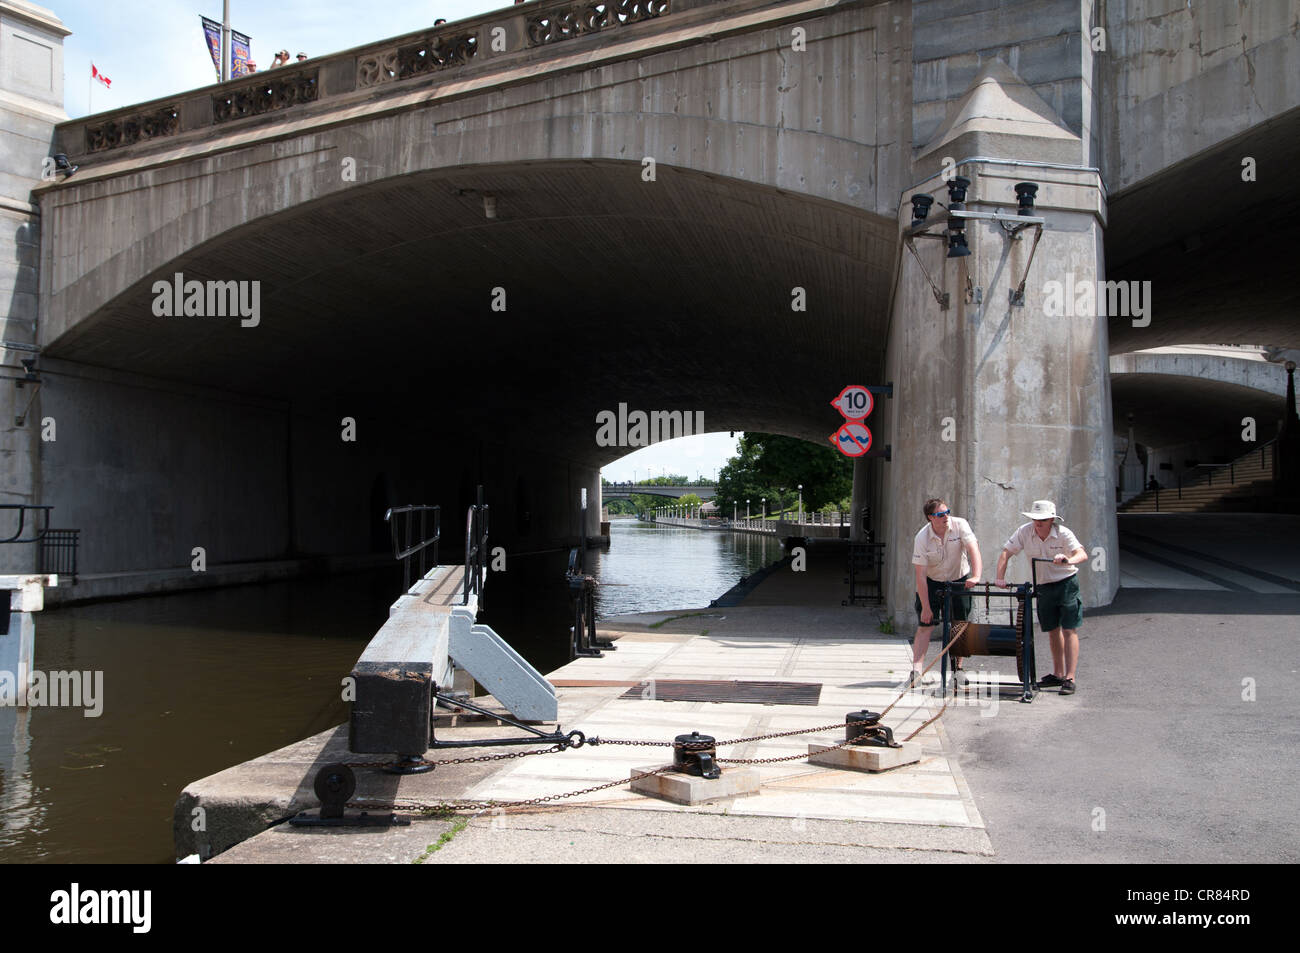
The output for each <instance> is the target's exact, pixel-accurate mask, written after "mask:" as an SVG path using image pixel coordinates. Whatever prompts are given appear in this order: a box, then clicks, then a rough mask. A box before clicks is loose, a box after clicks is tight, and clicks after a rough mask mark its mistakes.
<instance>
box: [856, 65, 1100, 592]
mask: <svg viewBox="0 0 1300 953" xmlns="http://www.w3.org/2000/svg"><path fill="white" fill-rule="evenodd" d="M1005 75H1006V74H1003V78H1005ZM998 79H999V77H997V76H996V75H995V76H994V81H995V82H996V81H997V80H998ZM978 85H979V84H978V83H977V86H978ZM1006 92H1007V91H1006V90H1005V89H1004V90H1002V93H1004V94H1005V93H1006ZM1024 92H1025V90H1023V89H1021V90H1020V91H1019V92H1017V91H1016V90H1014V89H1012V90H1011V91H1010V94H1009V96H1008V98H1011V99H1013V101H1014V99H1015V98H1016V96H1018V95H1020V94H1023V93H1024ZM1029 95H1030V96H1032V95H1033V94H1032V91H1030V92H1029ZM981 111H982V112H983V114H984V115H983V117H982V118H983V119H984V121H985V122H986V123H987V122H988V117H989V116H990V110H977V111H976V114H977V115H978V114H979V112H981ZM992 115H993V118H994V120H996V115H997V114H996V113H993V114H992ZM992 126H993V127H994V128H997V126H998V124H997V123H996V121H994V122H993V123H992ZM1009 126H1011V123H1010V122H1008V123H1006V124H1004V128H1005V127H1009ZM1021 128H1024V126H1023V125H1022V126H1021ZM1039 128H1040V129H1041V128H1042V124H1040V127H1039ZM999 131H1002V130H1001V129H1000V130H999ZM936 139H938V140H939V145H938V146H936V147H932V148H931V149H930V151H929V152H928V154H924V155H923V156H922V157H921V158H920V159H919V160H918V168H920V169H922V170H923V171H924V170H926V169H927V168H928V169H929V170H933V171H932V174H931V175H930V176H929V177H928V178H926V179H925V180H924V181H922V182H921V183H920V184H919V185H918V186H916V187H914V188H912V189H909V190H907V191H906V192H905V193H904V195H903V200H902V202H901V204H900V208H899V219H898V228H899V235H900V245H903V247H901V248H900V265H899V273H898V277H897V282H896V286H895V294H894V300H893V306H892V318H891V325H890V332H889V338H888V354H887V369H888V370H887V376H888V379H890V380H892V381H894V388H895V391H894V399H893V400H892V401H889V402H886V404H885V410H886V415H885V416H884V417H883V418H882V423H887V426H886V428H885V429H886V432H885V433H883V434H882V435H881V437H880V439H881V440H882V442H886V441H887V442H889V443H891V444H892V445H893V461H892V462H891V463H889V464H886V465H885V466H884V470H883V472H884V480H885V492H884V493H883V499H884V500H885V501H886V507H887V508H886V511H885V512H884V513H883V514H881V515H882V517H883V523H884V539H885V541H886V542H887V543H888V545H889V549H888V552H889V553H891V554H892V558H890V559H889V561H888V566H887V569H886V573H887V587H888V588H887V592H888V594H889V602H890V604H891V605H892V606H893V607H894V609H895V611H898V612H902V613H905V614H907V615H911V613H912V610H911V604H912V595H911V593H912V590H913V587H914V578H913V574H912V568H911V565H910V556H911V552H912V540H913V537H914V535H915V534H916V532H917V530H919V529H920V528H921V527H922V526H923V525H924V517H923V515H922V510H921V508H922V504H923V502H924V500H925V499H926V498H928V497H931V496H939V497H943V498H944V499H945V500H946V501H947V502H948V503H949V504H950V505H951V506H952V508H953V510H954V511H955V512H956V513H957V514H959V515H961V516H963V517H965V518H967V519H969V520H970V522H971V525H972V527H973V529H974V530H975V533H976V535H977V536H978V537H979V540H980V548H981V552H982V554H983V557H984V566H985V570H984V578H986V579H991V578H992V577H993V574H994V572H995V570H996V559H997V556H998V553H999V552H1000V551H1001V546H1002V543H1003V542H1004V541H1005V540H1006V538H1007V536H1008V535H1009V534H1010V533H1011V532H1012V531H1013V530H1014V529H1015V528H1016V527H1017V526H1019V525H1020V524H1021V523H1023V522H1025V517H1023V516H1022V515H1021V511H1022V510H1025V509H1027V508H1028V507H1029V505H1030V503H1031V502H1032V501H1033V500H1036V499H1050V500H1054V501H1056V502H1057V504H1058V512H1059V513H1060V515H1061V516H1062V518H1063V519H1064V521H1065V523H1066V525H1068V526H1069V527H1070V528H1071V529H1072V530H1074V532H1075V533H1076V534H1077V535H1078V537H1079V539H1080V541H1081V542H1082V543H1083V545H1084V546H1085V548H1087V549H1088V550H1089V552H1090V553H1091V552H1094V551H1096V550H1097V548H1098V547H1100V548H1101V549H1102V550H1104V554H1105V562H1104V565H1105V567H1106V570H1105V571H1101V570H1100V568H1099V569H1098V570H1096V571H1094V570H1093V569H1092V568H1091V567H1090V566H1089V565H1087V564H1085V565H1084V566H1083V567H1081V572H1080V585H1081V589H1082V592H1083V597H1084V602H1085V604H1086V605H1088V606H1096V605H1104V604H1106V603H1108V602H1109V601H1110V600H1111V598H1112V597H1113V595H1114V593H1115V591H1116V589H1117V588H1118V581H1119V576H1118V571H1117V549H1116V540H1117V537H1116V523H1115V489H1114V464H1113V460H1114V456H1113V444H1114V438H1113V434H1112V422H1111V399H1110V383H1109V377H1108V373H1107V323H1106V317H1105V316H1104V313H1103V314H1102V316H1100V317H1098V316H1096V312H1097V311H1102V312H1104V310H1105V308H1104V303H1103V304H1102V305H1101V306H1100V307H1096V308H1093V309H1091V313H1089V311H1090V309H1089V307H1087V306H1086V302H1085V301H1083V300H1082V298H1075V291H1072V290H1070V289H1072V288H1073V289H1079V288H1082V287H1083V286H1084V284H1085V283H1089V282H1093V281H1096V280H1099V279H1101V278H1102V277H1104V264H1103V258H1102V230H1103V225H1104V221H1105V214H1106V209H1105V198H1104V192H1103V188H1102V184H1101V181H1100V178H1099V175H1098V173H1097V172H1096V171H1095V170H1092V169H1089V168H1086V167H1083V166H1081V165H1080V164H1079V163H1077V162H1073V163H1071V162H1067V161H1064V159H1065V158H1067V157H1068V156H1069V155H1070V154H1071V153H1072V154H1073V155H1074V156H1078V155H1080V153H1081V152H1082V151H1083V150H1081V149H1080V148H1079V145H1080V143H1079V140H1078V138H1077V137H1075V136H1074V135H1073V134H1072V133H1069V132H1068V130H1065V129H1062V128H1060V127H1057V126H1051V127H1050V128H1049V129H1048V130H1047V131H1046V133H1045V134H1044V133H1041V132H1040V133H1036V134H1034V135H1018V134H1014V133H1012V134H1006V135H999V136H992V135H986V134H985V133H983V132H980V133H976V134H965V135H963V134H962V130H961V129H960V128H957V129H955V130H949V135H948V136H947V137H945V136H944V133H943V132H942V131H941V133H940V134H939V136H937V137H936ZM1068 140H1073V143H1069V142H1068ZM995 143H996V144H997V145H998V146H1001V151H1002V152H1003V154H1005V155H1006V156H1008V158H1007V159H1005V160H1000V159H996V158H994V159H989V158H985V159H980V158H966V157H967V156H970V157H979V156H984V157H988V156H989V155H990V153H993V152H994V148H995V147H994V144H995ZM1069 145H1073V148H1072V149H1069V148H1061V147H1063V146H1069ZM945 159H950V161H947V162H945V161H944V160H945ZM1017 162H1020V163H1024V164H1017ZM1035 163H1039V164H1035ZM945 165H947V167H948V168H949V169H955V170H956V174H957V175H961V176H964V177H966V178H968V179H970V186H969V189H968V195H967V201H966V207H967V209H968V210H970V211H975V212H987V213H992V212H997V213H999V214H1003V215H1006V216H1008V217H1009V218H1012V219H1014V218H1016V217H1017V207H1016V194H1015V190H1014V186H1015V184H1016V183H1017V182H1022V181H1029V182H1036V183H1037V184H1038V186H1039V188H1038V194H1037V201H1036V207H1035V209H1034V214H1035V215H1037V216H1042V217H1044V218H1045V219H1046V223H1045V226H1044V228H1043V232H1042V237H1041V240H1040V242H1039V244H1038V247H1037V251H1036V253H1035V252H1034V251H1033V249H1034V229H1033V228H1032V227H1030V228H1026V229H1024V230H1023V231H1021V232H1020V233H1019V239H1018V240H1016V239H1013V238H1011V237H1010V236H1009V235H1008V234H1007V233H1006V230H1005V229H1004V227H1003V223H1001V222H998V221H990V220H980V219H973V220H968V222H967V225H966V229H965V231H966V236H967V242H968V245H969V249H970V254H969V255H968V256H964V257H947V255H948V241H947V240H946V239H944V240H933V239H926V240H921V239H918V240H916V241H915V242H914V246H915V250H916V254H915V255H913V254H912V252H911V251H910V250H909V249H908V248H907V247H905V245H904V243H903V233H904V232H905V231H906V230H907V229H908V227H909V225H910V224H911V220H912V208H911V204H910V200H911V196H912V195H913V194H916V193H921V192H925V193H929V194H931V195H933V196H934V197H935V200H936V204H935V206H934V208H933V209H932V211H931V218H932V219H937V221H936V222H935V224H934V226H933V228H932V231H934V232H935V233H938V234H940V235H942V233H943V229H944V221H945V219H946V217H947V213H946V212H945V211H944V210H943V209H942V208H940V207H939V204H938V203H939V202H943V203H944V204H945V205H946V204H948V202H949V201H950V199H949V193H948V187H947V186H948V183H947V182H946V181H945V180H944V177H943V174H942V172H943V168H944V166H945ZM1031 253H1032V254H1033V260H1032V264H1031V261H1030V257H1031ZM1026 269H1028V274H1027V275H1026ZM1022 280H1023V281H1024V293H1023V303H1012V301H1011V295H1012V292H1013V290H1016V289H1017V288H1018V287H1019V286H1020V284H1021V282H1022ZM931 282H933V286H932V284H931ZM1054 282H1059V283H1060V285H1059V286H1056V285H1054V284H1053V283H1054ZM936 289H937V290H936ZM1062 294H1064V295H1067V296H1068V297H1067V300H1066V303H1065V308H1066V313H1065V314H1057V313H1054V312H1055V311H1056V304H1057V303H1058V302H1057V297H1058V296H1060V295H1062ZM938 298H942V299H944V300H943V301H942V302H941V301H940V300H938ZM1072 301H1073V302H1074V304H1076V305H1078V307H1071V302H1072ZM1094 302H1095V298H1094ZM1071 312H1073V313H1071ZM1094 562H1095V565H1096V566H1098V567H1101V566H1102V565H1103V563H1102V562H1101V561H1100V560H1094ZM1011 565H1012V568H1011V570H1010V571H1009V572H1008V574H1007V577H1008V579H1010V580H1012V581H1019V580H1024V579H1028V578H1029V573H1030V567H1029V564H1028V562H1027V561H1026V559H1025V558H1024V557H1023V556H1018V557H1017V558H1016V559H1014V560H1013V561H1012V564H1011Z"/></svg>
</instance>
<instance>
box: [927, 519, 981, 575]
mask: <svg viewBox="0 0 1300 953" xmlns="http://www.w3.org/2000/svg"><path fill="white" fill-rule="evenodd" d="M966 543H970V544H971V545H972V546H978V545H979V544H978V543H977V542H976V540H975V534H974V533H973V532H971V528H970V523H967V522H966V521H965V520H964V519H962V518H961V517H960V516H950V517H948V530H947V532H946V533H945V534H944V538H943V539H940V538H939V537H938V536H936V535H935V532H934V530H933V529H932V528H931V525H930V521H929V520H926V523H925V526H923V527H921V532H919V533H917V534H916V540H915V541H914V542H913V543H912V565H913V566H924V567H925V574H926V576H928V577H929V578H931V579H933V580H934V581H935V582H952V581H953V580H954V579H960V578H961V577H962V576H964V575H966V574H967V573H968V572H970V560H969V559H967V558H966V547H965V544H966Z"/></svg>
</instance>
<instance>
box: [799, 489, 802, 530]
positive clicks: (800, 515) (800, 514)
mask: <svg viewBox="0 0 1300 953" xmlns="http://www.w3.org/2000/svg"><path fill="white" fill-rule="evenodd" d="M799 522H800V523H802V522H803V484H802V483H800V484H799Z"/></svg>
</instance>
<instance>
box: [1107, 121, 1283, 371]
mask: <svg viewBox="0 0 1300 953" xmlns="http://www.w3.org/2000/svg"><path fill="white" fill-rule="evenodd" d="M1297 156H1300V108H1297V109H1293V110H1291V111H1290V112H1288V113H1286V114H1284V115H1283V116H1280V117H1278V118H1277V119H1275V120H1273V121H1271V122H1267V123H1261V124H1260V125H1258V126H1256V127H1255V128H1253V129H1252V130H1251V131H1250V132H1248V133H1245V134H1244V135H1241V136H1238V137H1236V138H1234V139H1231V140H1228V141H1226V142H1223V143H1220V144H1219V145H1218V146H1215V147H1214V148H1212V149H1209V150H1207V151H1205V152H1203V153H1201V154H1200V155H1198V156H1196V157H1194V158H1192V159H1189V160H1188V161H1186V162H1183V163H1180V164H1179V165H1177V166H1174V167H1172V168H1170V169H1166V170H1165V171H1163V172H1161V173H1159V174H1157V175H1155V176H1152V177H1151V178H1150V179H1149V180H1147V181H1145V182H1143V183H1140V184H1139V185H1137V186H1134V187H1133V188H1130V189H1126V190H1124V191H1123V192H1122V193H1119V194H1116V195H1114V196H1112V197H1111V200H1110V204H1109V223H1108V227H1107V230H1106V271H1107V275H1106V276H1107V278H1109V279H1113V280H1126V281H1150V282H1152V287H1151V290H1152V298H1153V309H1152V314H1151V324H1150V325H1149V326H1148V327H1143V328H1135V327H1133V324H1132V319H1131V318H1112V319H1111V320H1110V350H1111V353H1112V354H1120V353H1123V352H1126V351H1132V350H1137V349H1140V348H1152V347H1162V346H1165V345H1171V344H1262V345H1274V346H1278V347H1300V282H1297V281H1296V278H1295V273H1296V267H1295V261H1296V257H1297V253H1296V249H1295V247H1294V233H1295V223H1296V221H1298V220H1300V189H1298V188H1297V187H1296V184H1295V178H1294V176H1295V171H1296V157H1297ZM1247 157H1249V158H1251V159H1253V160H1254V162H1255V181H1245V180H1243V179H1242V169H1243V165H1242V163H1243V160H1244V159H1246V158H1247Z"/></svg>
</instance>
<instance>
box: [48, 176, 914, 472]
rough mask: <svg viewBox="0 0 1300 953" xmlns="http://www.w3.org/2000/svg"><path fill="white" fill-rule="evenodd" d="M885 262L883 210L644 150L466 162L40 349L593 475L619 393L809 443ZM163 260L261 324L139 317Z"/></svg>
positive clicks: (873, 364)
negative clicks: (685, 167)
mask: <svg viewBox="0 0 1300 953" xmlns="http://www.w3.org/2000/svg"><path fill="white" fill-rule="evenodd" d="M483 194H491V195H494V196H496V200H497V216H498V217H497V218H496V219H495V220H488V219H487V218H486V217H485V214H484V208H483V200H482V195H483ZM895 254H896V247H895V228H894V225H893V223H892V222H890V221H887V220H881V219H879V218H876V217H874V216H871V215H869V214H867V213H864V212H860V211H857V210H855V209H852V208H849V207H846V206H841V205H835V204H830V203H827V202H824V201H821V200H814V199H809V198H806V197H802V196H797V195H792V194H788V193H784V192H779V191H776V190H773V189H769V188H762V187H757V186H753V185H749V184H746V183H742V182H737V181H734V180H727V179H721V178H717V177H712V176H706V175H701V174H698V173H686V172H682V171H680V170H674V169H671V168H666V167H664V166H662V165H661V166H660V167H659V169H658V172H657V181H654V182H644V181H642V179H641V166H640V164H639V163H611V162H581V163H562V164H547V165H538V164H521V165H515V166H494V167H474V168H462V169H458V170H452V171H444V172H440V173H436V174H434V173H431V174H426V175H420V176H408V177H404V178H401V179H397V180H389V181H385V182H382V183H378V184H374V185H369V184H367V185H358V186H357V188H356V189H355V190H354V191H350V192H348V193H345V194H344V195H343V196H342V197H340V198H336V199H333V200H326V201H323V202H319V203H315V204H312V205H310V206H307V207H304V208H301V209H299V210H296V211H294V212H292V213H286V214H283V215H279V216H276V217H274V218H271V219H267V220H261V221H258V222H255V223H253V224H251V225H249V226H246V227H244V228H242V229H240V230H238V231H237V232H236V233H233V234H230V235H229V236H226V237H223V238H222V239H221V240H218V241H215V242H211V243H208V244H207V245H204V246H202V247H200V248H199V249H198V250H196V251H195V252H194V253H192V254H187V255H185V256H182V257H180V258H178V259H176V260H175V261H173V262H172V263H171V264H170V265H169V266H168V267H167V268H165V269H162V270H160V271H159V272H158V273H155V274H153V275H150V276H149V278H148V279H147V280H145V281H142V282H140V283H139V284H138V285H136V286H135V287H134V288H132V289H131V290H130V291H129V292H127V293H126V294H124V295H122V296H120V297H119V298H117V299H116V300H114V301H111V302H108V303H107V304H105V305H104V306H103V307H102V308H101V309H99V311H97V312H96V313H95V314H94V315H92V316H91V317H90V318H89V319H87V320H86V321H83V322H82V323H81V324H79V325H78V326H76V327H75V328H73V329H72V330H71V331H69V332H68V333H67V334H65V335H64V336H62V337H61V338H59V339H58V340H57V341H55V342H51V343H50V344H49V345H48V346H47V347H46V354H47V355H49V356H51V357H57V358H64V359H68V360H74V361H80V362H84V363H88V364H93V365H99V366H104V367H111V368H119V369H125V370H129V371H132V372H137V373H140V374H145V375H150V376H155V377H161V378H168V379H176V380H183V381H186V382H190V383H199V384H205V385H208V386H214V387H220V388H222V389H225V390H230V391H235V392H238V393H246V394H256V395H264V396H269V397H276V398H284V399H291V400H292V401H293V402H294V405H295V406H298V407H305V406H310V404H311V403H312V402H314V401H316V402H319V401H335V400H336V399H357V400H372V401H374V402H375V403H376V404H378V405H382V404H383V403H384V402H390V403H393V402H400V404H401V405H402V406H403V407H404V408H406V409H407V410H415V411H417V412H418V411H421V410H423V411H425V412H426V414H425V416H424V417H423V419H425V420H427V421H429V427H430V429H431V430H433V429H442V430H446V429H458V430H463V431H468V432H479V433H485V432H496V433H502V434H505V433H509V434H510V435H511V436H510V438H508V439H518V437H519V436H520V435H528V436H530V437H537V438H538V439H539V442H542V443H545V444H546V445H547V446H548V447H549V449H550V450H551V452H553V453H556V454H557V455H562V456H566V457H568V458H569V459H573V460H575V461H578V462H583V463H588V464H603V463H606V462H609V461H610V460H612V459H616V458H617V457H619V456H621V455H623V454H624V453H626V452H628V449H627V448H599V447H597V446H596V445H595V429H596V427H595V418H596V414H597V412H598V411H600V410H606V409H608V410H616V409H617V407H618V404H619V403H620V402H624V403H626V404H627V405H628V407H629V408H630V409H641V410H646V411H650V410H682V411H703V412H704V414H705V426H706V428H707V429H708V430H714V431H716V430H729V429H736V430H741V429H746V430H762V431H769V432H776V433H787V434H792V435H796V436H804V437H807V438H809V439H817V440H821V439H825V436H826V435H827V434H829V433H831V432H833V430H834V429H835V427H836V426H838V423H840V422H841V421H840V420H839V417H838V415H837V414H836V413H835V411H834V410H833V409H832V408H831V407H830V406H829V401H830V400H831V398H832V397H834V396H835V394H836V393H838V391H839V389H840V388H841V387H842V386H844V385H845V384H847V383H854V382H859V383H877V382H879V383H883V381H878V378H879V376H880V374H881V373H882V368H883V351H884V334H885V327H886V321H887V317H888V314H887V311H888V298H889V292H890V283H891V280H892V273H893V268H894V257H895ZM174 272H182V273H183V274H184V276H185V279H186V280H187V281H188V280H192V279H198V280H201V281H207V280H220V281H227V280H232V279H233V280H258V281H260V282H261V323H260V324H259V325H258V326H257V327H255V328H242V327H240V325H239V322H238V319H235V318H211V317H204V318H200V317H157V316H155V315H154V314H153V310H152V306H153V300H154V294H153V291H152V287H153V283H154V281H156V280H166V281H170V280H171V278H172V275H173V273H174ZM796 286H798V287H802V288H804V289H805V292H806V296H807V302H808V306H807V311H806V312H795V311H792V309H791V300H792V298H791V289H792V288H794V287H796ZM494 288H504V289H505V296H506V297H505V300H506V311H505V312H495V311H493V310H492V307H491V305H492V301H493V289H494ZM539 435H544V436H541V437H539Z"/></svg>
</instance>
